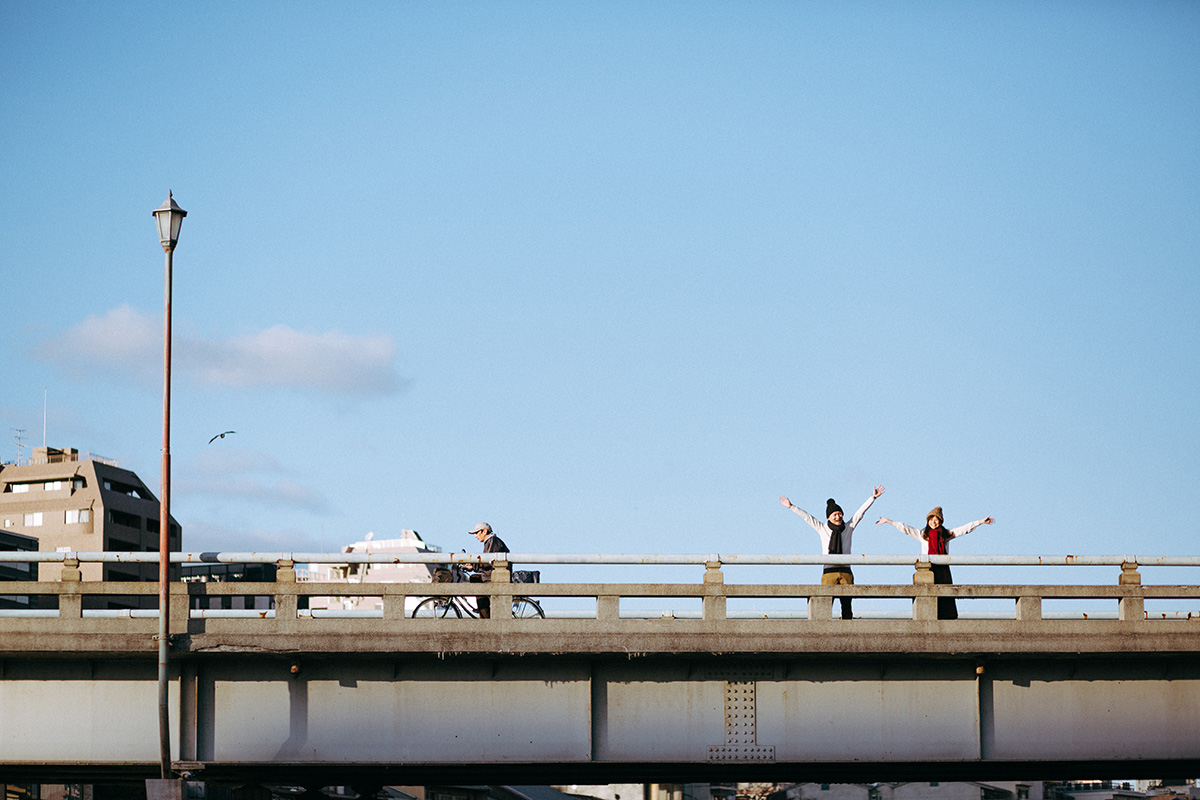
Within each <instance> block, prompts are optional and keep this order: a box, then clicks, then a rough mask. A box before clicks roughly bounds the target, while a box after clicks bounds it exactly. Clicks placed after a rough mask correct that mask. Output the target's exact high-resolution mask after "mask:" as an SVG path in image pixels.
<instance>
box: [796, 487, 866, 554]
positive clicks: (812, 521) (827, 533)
mask: <svg viewBox="0 0 1200 800" xmlns="http://www.w3.org/2000/svg"><path fill="white" fill-rule="evenodd" d="M874 502H875V495H873V494H872V495H871V496H870V497H868V498H867V502H865V503H863V504H862V508H860V509H859V510H858V511H855V512H854V516H853V517H851V518H850V519H849V520H848V521H847V522H846V529H845V530H844V531H842V553H841V554H839V553H833V554H832V555H844V554H848V553H849V552H850V536H851V534H853V533H854V528H855V527H857V525H858V523H860V522H862V518H863V516H864V515H865V514H866V513H867V509H868V508H870V507H871V504H872V503H874ZM792 511H795V512H796V513H797V514H799V515H800V516H801V517H803V518H804V521H805V522H807V523H808V524H809V525H811V526H812V527H813V530H815V531H816V532H817V536H820V537H821V552H822V553H825V554H826V555H831V554H830V552H829V540H830V539H832V538H833V531H832V530H831V529H830V527H829V521H828V520H819V519H817V518H816V517H814V516H813V515H812V514H809V513H808V512H807V511H805V510H804V509H803V508H800V507H799V506H792Z"/></svg>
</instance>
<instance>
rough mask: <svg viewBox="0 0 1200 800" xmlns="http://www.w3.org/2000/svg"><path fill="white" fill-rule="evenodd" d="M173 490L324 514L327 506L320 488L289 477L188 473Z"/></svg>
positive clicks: (180, 492) (327, 508)
mask: <svg viewBox="0 0 1200 800" xmlns="http://www.w3.org/2000/svg"><path fill="white" fill-rule="evenodd" d="M174 491H175V492H176V493H177V494H180V495H182V494H185V493H186V494H188V495H217V496H219V497H224V498H233V499H241V500H249V501H252V502H253V503H254V504H256V505H266V506H283V507H285V508H289V509H303V510H305V511H308V512H311V513H314V514H323V513H325V512H327V511H328V510H329V506H328V504H327V503H326V501H325V498H324V497H323V496H322V495H321V493H320V492H317V491H315V490H313V489H310V488H309V487H307V486H302V485H301V484H299V483H296V482H295V481H290V480H278V481H273V482H270V481H263V480H260V479H258V478H253V477H246V476H243V477H227V478H196V477H189V478H185V479H180V480H178V481H176V484H175V488H174Z"/></svg>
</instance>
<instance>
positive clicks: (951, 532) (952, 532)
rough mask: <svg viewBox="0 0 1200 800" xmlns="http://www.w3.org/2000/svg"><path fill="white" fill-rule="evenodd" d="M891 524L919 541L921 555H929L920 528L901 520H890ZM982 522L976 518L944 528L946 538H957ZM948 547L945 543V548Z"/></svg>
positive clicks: (927, 542) (947, 548)
mask: <svg viewBox="0 0 1200 800" xmlns="http://www.w3.org/2000/svg"><path fill="white" fill-rule="evenodd" d="M892 524H893V525H895V526H896V530H898V531H900V532H901V533H907V534H908V535H909V536H911V537H913V538H914V539H916V540H917V541H918V542H920V543H921V555H923V556H927V555H929V540H928V539H926V538H925V537H924V536H922V535H921V530H922V529H921V528H914V527H913V526H911V525H905V524H904V523H903V522H896V521H895V520H892ZM982 524H983V520H981V519H977V520H975V521H974V522H968V523H967V524H966V525H959V526H958V527H957V528H946V538H947V539H957V538H958V537H959V536H964V535H966V534H968V533H970V532H971V531H973V530H975V529H976V528H978V527H979V526H980V525H982ZM949 549H950V547H949V545H947V547H946V550H947V551H949Z"/></svg>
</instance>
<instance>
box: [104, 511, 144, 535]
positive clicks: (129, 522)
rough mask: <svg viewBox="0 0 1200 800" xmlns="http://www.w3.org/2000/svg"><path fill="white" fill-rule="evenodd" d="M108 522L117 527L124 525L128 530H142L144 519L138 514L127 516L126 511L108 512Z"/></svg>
mask: <svg viewBox="0 0 1200 800" xmlns="http://www.w3.org/2000/svg"><path fill="white" fill-rule="evenodd" d="M108 521H109V522H112V523H113V524H115V525H124V526H125V527H126V528H137V529H138V530H141V528H142V518H141V517H139V516H137V515H136V514H126V513H125V512H124V511H116V510H110V511H109V512H108Z"/></svg>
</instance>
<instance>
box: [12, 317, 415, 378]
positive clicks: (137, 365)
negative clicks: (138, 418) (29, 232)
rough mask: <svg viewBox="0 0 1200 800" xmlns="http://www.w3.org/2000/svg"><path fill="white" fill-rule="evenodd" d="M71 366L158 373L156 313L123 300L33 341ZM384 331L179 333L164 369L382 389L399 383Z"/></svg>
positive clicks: (40, 351)
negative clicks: (58, 332)
mask: <svg viewBox="0 0 1200 800" xmlns="http://www.w3.org/2000/svg"><path fill="white" fill-rule="evenodd" d="M34 355H35V356H36V357H37V358H39V359H41V360H42V361H46V362H49V363H53V364H58V365H60V366H62V367H63V368H64V369H66V370H68V371H70V372H71V373H73V374H92V373H97V372H98V373H102V374H105V375H112V376H114V377H118V376H119V377H124V378H126V379H133V380H136V381H138V382H140V383H145V384H147V385H154V384H155V383H157V382H160V381H161V380H162V317H161V316H158V315H155V314H147V313H143V312H140V311H138V310H137V309H134V308H132V307H130V306H127V305H123V306H121V307H119V308H115V309H112V310H111V311H109V312H107V313H106V314H104V315H103V316H91V317H88V318H87V319H85V320H84V321H83V322H81V323H79V324H78V325H75V326H73V327H71V328H69V329H68V330H66V331H65V332H64V333H63V334H62V335H60V336H58V337H56V338H54V339H49V340H46V341H44V342H42V343H41V344H39V345H37V346H36V347H35V348H34ZM395 360H396V342H395V340H394V339H392V337H390V336H384V335H378V336H352V335H350V334H348V333H343V332H341V331H336V330H333V331H326V332H324V333H306V332H303V331H297V330H295V329H293V328H290V327H288V326H286V325H275V326H274V327H271V328H267V329H266V330H263V331H259V332H257V333H249V334H244V335H240V336H235V337H232V338H228V339H204V338H201V337H197V336H188V335H184V334H181V333H180V331H179V326H178V325H176V330H175V337H174V342H173V351H172V370H173V372H174V373H175V375H176V376H177V377H183V378H187V379H190V380H192V381H194V382H195V383H197V384H199V385H206V386H229V387H235V388H243V389H263V388H287V389H300V390H305V389H307V390H314V391H318V392H322V393H326V394H335V395H351V396H354V395H360V396H361V395H387V394H392V393H393V392H396V391H397V390H399V389H400V388H402V387H403V385H404V381H403V380H402V379H401V378H400V376H399V375H398V374H397V372H396V367H395Z"/></svg>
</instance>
